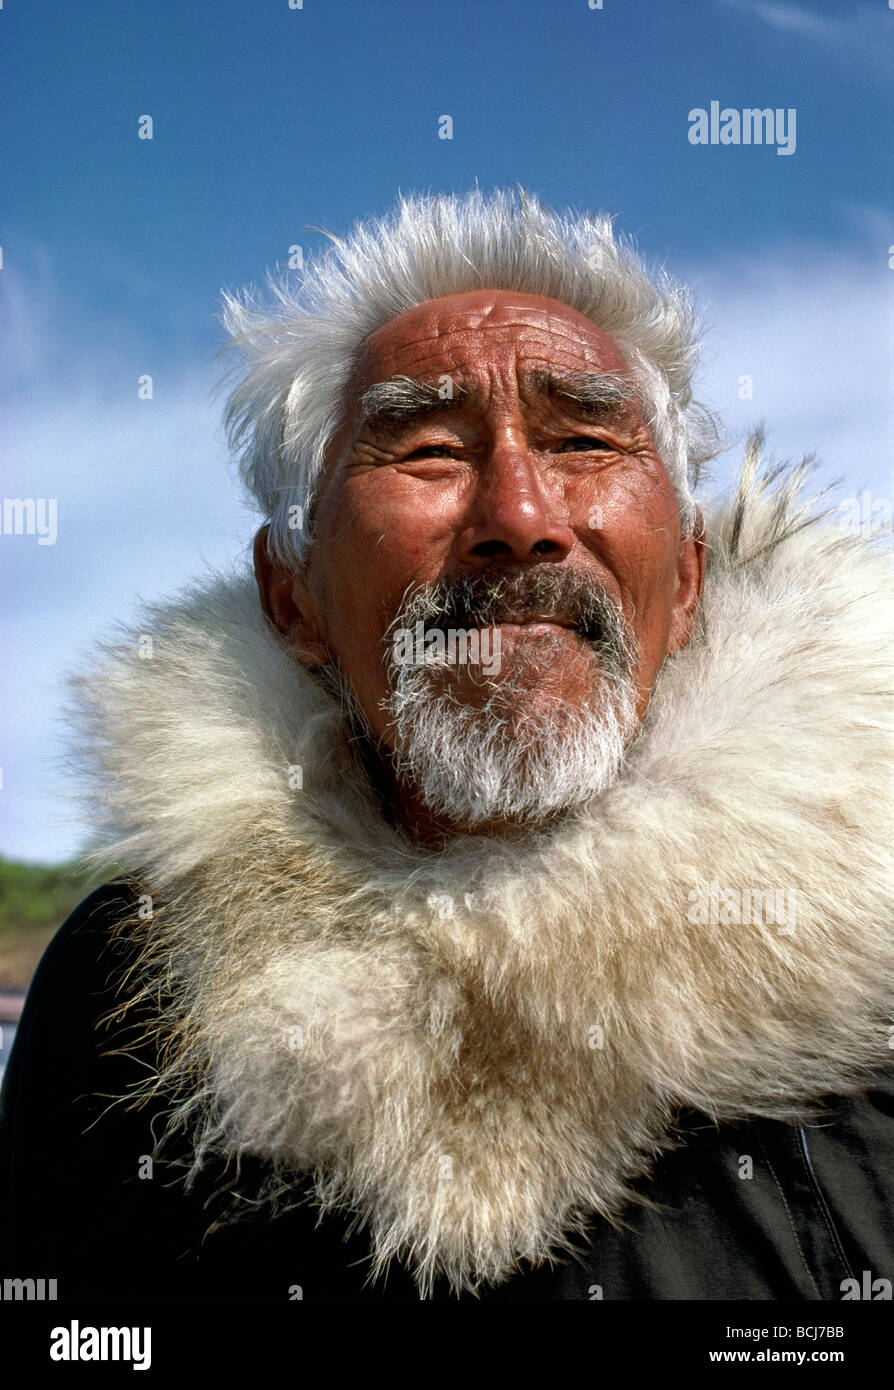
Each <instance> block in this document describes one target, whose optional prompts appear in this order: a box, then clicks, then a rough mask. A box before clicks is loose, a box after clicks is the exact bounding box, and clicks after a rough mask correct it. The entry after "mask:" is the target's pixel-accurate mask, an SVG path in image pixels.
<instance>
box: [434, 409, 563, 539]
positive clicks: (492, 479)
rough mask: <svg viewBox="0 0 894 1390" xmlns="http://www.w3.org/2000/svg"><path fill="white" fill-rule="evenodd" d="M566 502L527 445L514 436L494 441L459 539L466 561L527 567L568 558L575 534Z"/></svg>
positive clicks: (482, 468) (478, 480)
mask: <svg viewBox="0 0 894 1390" xmlns="http://www.w3.org/2000/svg"><path fill="white" fill-rule="evenodd" d="M563 512H564V502H563V499H562V497H561V496H560V495H559V496H556V495H554V494H553V493H552V492H551V491H550V490H549V488H548V487H547V485H546V484H545V482H544V478H543V475H542V472H541V467H539V466H538V464H537V461H536V459H535V458H534V457H533V456H532V454H531V451H530V449H529V448H528V446H527V444H526V443H524V442H522V441H520V440H519V439H518V438H517V437H516V436H515V435H514V434H513V436H512V437H504V438H501V439H499V440H497V441H495V442H494V444H493V447H492V448H491V450H490V453H489V455H488V457H487V459H486V460H485V462H484V464H483V465H482V467H481V470H480V472H479V474H478V479H477V482H476V485H475V491H474V494H473V495H472V497H471V499H470V502H469V508H468V511H467V513H466V517H465V519H464V523H465V524H464V526H463V528H462V530H461V531H460V533H459V537H458V540H457V549H458V558H459V560H460V562H461V563H464V564H475V563H476V562H477V563H478V564H479V565H481V564H485V563H488V562H492V561H493V560H494V559H495V558H501V557H503V558H505V559H506V560H507V561H513V562H515V563H523V562H525V561H532V560H551V561H554V562H558V561H561V560H564V559H565V557H566V556H567V555H568V554H569V552H570V551H571V548H572V546H573V545H574V532H573V531H572V530H571V528H570V526H569V525H568V524H567V522H565V521H564V520H563V519H562V513H563Z"/></svg>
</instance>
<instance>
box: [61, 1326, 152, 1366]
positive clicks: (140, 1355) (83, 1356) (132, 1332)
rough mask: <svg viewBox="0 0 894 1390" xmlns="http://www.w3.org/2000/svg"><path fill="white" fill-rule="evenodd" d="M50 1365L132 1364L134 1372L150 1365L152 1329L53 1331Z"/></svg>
mask: <svg viewBox="0 0 894 1390" xmlns="http://www.w3.org/2000/svg"><path fill="white" fill-rule="evenodd" d="M50 1360H51V1361H132V1362H133V1368H132V1369H133V1370H135V1371H148V1369H149V1367H150V1366H151V1365H152V1328H151V1327H81V1324H80V1323H79V1322H76V1321H73V1322H70V1323H69V1325H68V1327H54V1328H53V1330H52V1332H51V1333H50Z"/></svg>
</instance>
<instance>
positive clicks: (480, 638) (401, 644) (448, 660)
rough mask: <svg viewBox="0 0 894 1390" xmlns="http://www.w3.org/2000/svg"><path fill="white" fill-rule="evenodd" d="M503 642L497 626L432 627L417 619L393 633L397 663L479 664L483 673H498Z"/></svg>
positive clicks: (417, 664)
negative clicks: (411, 624)
mask: <svg viewBox="0 0 894 1390" xmlns="http://www.w3.org/2000/svg"><path fill="white" fill-rule="evenodd" d="M501 654H502V642H501V637H500V629H499V628H498V627H485V628H481V629H479V628H468V629H467V628H461V627H460V628H457V627H451V628H448V629H447V631H446V632H444V631H442V630H441V629H440V628H437V627H432V628H429V629H428V631H426V629H425V624H424V623H423V622H422V620H421V619H420V621H419V622H418V623H417V624H416V626H415V628H414V629H410V628H408V627H399V628H398V629H397V630H396V632H395V633H394V653H393V656H394V663H395V665H397V666H470V665H471V666H480V667H481V669H482V671H483V672H484V674H485V675H488V676H496V675H499V673H500V664H501Z"/></svg>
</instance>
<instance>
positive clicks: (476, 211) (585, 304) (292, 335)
mask: <svg viewBox="0 0 894 1390" xmlns="http://www.w3.org/2000/svg"><path fill="white" fill-rule="evenodd" d="M332 242H333V244H332V245H331V246H330V247H328V248H327V249H326V250H325V252H323V253H321V254H319V255H318V256H316V257H308V258H307V259H306V260H305V263H304V267H303V270H302V271H300V272H293V273H292V274H291V275H289V274H270V275H268V285H269V288H270V290H271V291H272V294H273V296H274V302H273V303H272V304H269V303H268V304H265V303H263V302H262V301H261V300H260V298H259V297H258V296H257V295H256V293H255V292H253V291H251V290H247V291H245V292H243V294H242V295H241V296H240V295H234V294H230V293H228V292H226V291H225V292H224V293H223V311H222V317H223V322H224V326H225V328H226V330H227V332H228V333H229V335H230V338H229V342H228V343H227V344H226V348H227V349H229V348H235V349H238V350H239V352H240V354H241V356H242V358H243V360H244V367H241V368H240V370H239V380H238V382H237V384H236V386H235V388H234V389H233V391H232V394H231V396H230V398H229V401H228V403H227V408H226V413H225V423H226V428H227V433H228V438H229V441H230V444H231V447H232V448H233V450H234V451H235V452H236V453H237V454H238V455H239V457H240V472H241V475H242V479H243V481H244V483H245V485H246V487H247V489H248V491H249V493H250V494H251V496H252V497H253V499H254V501H255V502H256V504H257V506H258V508H259V509H260V511H261V512H262V513H263V515H264V517H265V518H266V519H268V520H269V522H270V537H269V547H270V550H271V552H272V554H274V555H276V556H277V557H278V558H280V559H281V560H283V561H284V562H285V563H291V562H294V561H295V560H296V559H297V558H299V557H300V556H301V555H302V554H303V552H304V550H305V547H306V544H307V541H308V539H309V530H310V528H309V527H308V525H307V524H306V523H307V519H308V517H309V514H310V511H311V507H312V504H313V500H314V494H315V488H316V486H317V483H318V481H319V478H320V475H321V472H322V469H323V465H324V457H325V452H326V448H327V445H328V443H329V441H330V440H331V438H332V436H333V434H334V433H335V431H336V430H337V429H338V427H339V425H340V424H341V423H342V419H343V412H344V410H345V406H346V401H345V391H346V388H347V386H348V383H349V380H350V377H351V373H352V370H353V368H354V366H355V363H356V361H357V357H358V351H359V349H360V347H361V345H362V344H363V342H364V340H365V339H366V338H367V337H368V336H369V335H370V334H371V333H374V332H375V331H376V330H377V329H378V328H380V327H382V325H384V324H385V323H387V322H389V321H390V320H391V319H394V318H396V317H397V316H398V315H400V314H402V313H405V312H406V311H407V310H408V309H411V308H413V307H414V306H415V305H417V304H422V303H425V302H426V301H427V300H430V299H438V298H441V297H442V296H445V295H450V294H460V293H463V292H466V291H470V290H476V289H502V290H517V291H519V292H521V293H525V294H538V295H544V296H546V297H548V298H550V299H555V300H558V301H559V302H561V303H563V304H567V305H569V306H570V307H571V308H573V309H576V310H577V311H578V312H579V313H581V314H584V315H585V316H586V317H587V318H589V319H591V320H592V321H593V322H594V323H595V324H597V326H598V327H599V328H601V329H603V330H604V331H605V332H607V333H609V334H611V336H612V337H613V338H614V340H615V342H616V343H617V344H618V346H619V348H620V349H621V351H622V352H623V353H624V355H625V357H626V359H627V362H628V365H629V367H630V372H631V377H632V380H633V384H634V387H635V390H636V394H637V397H638V400H639V403H640V406H641V408H642V410H643V413H644V416H645V418H646V420H647V423H648V424H649V427H650V429H651V431H652V435H653V438H654V439H655V443H656V446H657V449H658V452H659V455H660V457H661V459H662V461H663V463H664V465H665V467H666V468H667V470H668V473H669V475H670V478H671V480H672V482H673V485H674V489H675V492H676V495H677V500H678V503H679V507H680V517H681V524H682V527H683V530H684V532H687V531H689V530H690V529H691V526H692V523H693V520H694V515H695V504H694V501H693V496H692V490H693V488H694V487H695V486H696V484H697V482H698V478H699V471H700V467H701V465H702V464H703V463H704V462H705V461H706V460H707V459H709V458H711V457H713V456H714V454H716V453H717V452H718V449H717V447H716V446H717V438H718V429H717V425H716V422H715V421H714V419H713V417H712V415H711V413H710V412H709V411H708V410H706V409H705V408H704V407H703V406H700V405H698V404H696V403H695V402H694V401H693V399H692V390H691V382H692V375H693V372H694V369H695V366H696V361H697V353H698V336H699V335H698V328H697V324H696V320H695V314H694V310H693V306H692V302H691V299H690V296H689V294H688V291H687V290H686V289H685V288H684V287H682V286H681V285H679V284H677V283H675V282H674V281H673V280H671V278H670V277H669V276H668V275H667V274H666V273H665V272H664V271H663V270H661V271H655V272H652V273H650V272H649V271H648V270H647V269H646V267H645V265H644V264H643V262H642V260H641V259H640V258H639V256H638V255H637V253H636V251H635V250H634V248H633V246H632V244H630V243H629V242H627V241H625V240H624V239H622V238H619V237H616V236H615V234H614V232H613V229H612V223H611V218H610V217H608V216H606V215H604V214H600V215H579V214H573V213H570V212H567V213H564V214H560V213H557V212H554V211H552V210H551V209H549V208H547V207H545V206H544V205H543V204H542V203H541V202H540V201H539V199H537V198H536V197H535V196H533V195H532V194H530V193H526V192H525V191H524V190H522V189H519V190H517V191H516V190H513V189H499V190H497V191H495V192H494V193H492V194H490V195H486V194H484V193H482V192H481V190H480V189H478V188H475V189H473V190H472V191H471V192H469V193H466V194H463V195H457V194H431V195H410V196H406V197H400V198H399V199H398V202H397V205H396V207H395V209H394V210H393V212H391V213H390V214H389V215H388V216H386V217H383V218H381V219H377V220H369V221H366V222H358V223H357V224H356V225H355V227H354V229H353V231H352V232H351V233H350V235H349V236H347V237H345V238H338V237H332ZM299 509H300V510H299Z"/></svg>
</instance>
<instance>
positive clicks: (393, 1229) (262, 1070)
mask: <svg viewBox="0 0 894 1390" xmlns="http://www.w3.org/2000/svg"><path fill="white" fill-rule="evenodd" d="M755 466H756V459H755V458H754V457H752V458H751V459H750V461H749V463H748V466H747V467H746V471H745V476H744V478H743V481H742V484H741V488H740V494H739V497H738V498H737V499H735V500H734V502H733V503H732V504H730V505H728V506H726V507H723V508H720V509H718V510H717V511H716V512H714V513H713V514H711V513H709V515H708V516H707V520H706V525H707V540H708V555H709V565H708V574H707V578H706V583H705V593H704V608H703V617H702V619H701V620H700V623H699V626H698V629H697V631H696V633H695V635H694V636H693V639H692V641H691V643H690V645H689V646H688V647H687V648H686V649H685V650H684V651H682V652H680V653H679V654H678V655H677V656H675V657H673V658H671V659H670V660H669V661H667V662H666V663H665V665H664V667H663V668H662V671H661V673H660V676H659V680H658V684H657V686H656V689H655V690H654V692H653V695H652V701H651V704H650V707H649V711H648V713H647V716H646V720H645V722H644V725H643V727H642V729H641V730H640V731H639V733H638V735H637V737H636V739H635V740H634V741H633V742H632V744H630V745H629V746H628V748H627V750H626V753H625V756H624V758H623V760H622V762H621V766H620V768H619V770H618V771H617V773H616V775H615V780H614V782H613V783H612V785H611V786H610V787H609V788H608V789H607V790H606V791H604V792H603V793H602V794H601V795H600V796H598V797H596V798H593V799H591V800H589V801H588V802H587V803H586V804H585V805H584V806H582V807H581V809H580V810H579V811H577V812H575V813H573V814H571V815H568V816H566V817H564V818H563V819H562V820H561V821H559V822H558V823H557V824H555V825H553V826H551V827H550V829H549V832H548V833H545V832H543V831H527V832H525V833H523V834H519V835H518V836H517V837H515V838H511V839H508V840H507V839H502V838H499V837H491V836H488V835H468V836H459V837H457V839H456V841H455V842H454V843H452V844H451V845H450V846H448V847H447V848H446V849H445V850H444V851H443V852H442V853H440V852H439V853H432V852H430V851H426V850H424V849H423V848H422V847H420V846H415V845H413V844H412V843H411V842H410V841H409V840H408V839H407V837H406V836H405V835H403V834H402V833H401V832H400V831H399V830H397V829H396V828H394V827H392V826H390V825H389V824H388V823H387V822H386V820H385V818H384V817H383V815H382V811H381V806H380V804H379V803H378V801H377V800H376V797H375V795H374V794H373V792H372V791H371V788H370V786H369V783H368V781H366V780H365V778H364V776H363V775H362V772H361V771H359V769H358V762H357V758H356V756H355V753H354V750H353V749H352V747H351V746H350V745H349V743H348V742H347V741H346V739H345V721H344V718H343V714H342V711H341V709H340V708H339V706H338V702H337V701H335V700H333V699H332V697H331V695H329V694H328V693H327V692H326V691H324V690H322V689H321V688H320V686H319V684H318V683H316V682H315V681H313V680H311V679H310V677H309V676H308V675H307V673H306V672H305V671H304V670H303V668H301V667H299V666H298V665H297V664H296V662H295V659H294V656H293V654H292V653H291V651H290V650H289V649H288V647H287V646H286V644H285V643H284V642H283V641H282V640H280V639H279V638H278V637H277V636H276V635H275V634H274V633H273V631H272V630H271V629H270V627H269V625H268V624H267V623H266V621H265V619H264V618H263V615H262V613H261V611H260V609H259V606H258V599H257V592H256V588H255V585H254V581H253V578H252V577H251V576H250V575H248V574H246V575H245V576H240V577H238V578H237V579H235V580H232V579H230V580H228V579H226V578H225V577H217V578H215V580H214V581H213V582H211V583H208V584H207V585H204V586H203V587H202V588H201V589H196V590H193V591H192V592H191V593H189V594H187V595H186V596H185V597H184V598H182V599H180V600H174V601H172V602H169V603H166V604H163V605H159V606H157V607H156V608H155V610H154V611H153V612H150V613H149V614H145V615H141V616H140V619H139V624H138V626H136V629H135V632H136V634H139V633H145V632H152V633H154V634H155V642H154V651H155V655H154V657H153V659H152V660H151V661H143V660H140V657H139V651H140V646H139V642H138V641H137V639H136V636H135V635H134V634H128V636H127V637H126V638H125V639H124V640H123V641H122V642H121V643H120V645H119V646H118V647H117V648H108V649H105V650H102V651H101V652H100V653H99V654H98V656H97V658H96V661H95V662H94V663H93V664H92V666H91V667H90V668H88V669H87V670H86V671H85V673H84V675H83V677H82V678H81V679H80V681H79V682H78V685H77V694H78V695H79V697H80V703H81V708H82V721H81V724H80V726H79V729H78V746H79V747H80V749H82V750H83V753H82V756H83V757H84V758H86V759H89V763H90V772H91V776H90V784H89V785H90V791H91V793H92V797H93V805H94V808H95V811H94V816H93V821H94V825H95V826H96V827H97V829H101V830H102V831H103V832H104V836H105V839H106V843H107V846H108V848H107V849H106V851H105V856H106V858H107V860H108V861H109V862H110V863H111V864H113V865H123V866H125V867H126V868H129V869H131V870H132V871H133V872H134V874H135V875H137V876H138V877H139V880H140V882H141V883H142V884H143V885H145V887H144V888H143V889H141V891H145V892H146V893H149V894H151V895H152V899H153V902H154V904H155V911H154V916H153V918H152V920H151V921H145V920H142V919H140V918H139V917H138V916H136V915H135V916H134V918H133V919H132V920H130V921H128V922H127V923H126V924H125V925H124V926H123V928H122V930H123V931H124V932H125V933H126V934H127V936H128V937H129V938H130V939H131V940H132V941H133V942H135V943H136V944H137V945H138V946H142V954H141V956H140V960H139V964H138V966H137V968H136V974H135V976H134V977H131V980H130V982H129V983H128V985H127V988H128V990H129V991H132V990H134V989H135V988H136V986H135V984H134V979H136V980H137V981H138V982H139V985H140V987H141V989H142V990H143V991H144V997H145V998H146V1000H147V1001H149V1003H150V1004H152V1008H153V1009H154V1011H155V1015H154V1016H155V1017H157V1024H156V1032H157V1038H158V1040H159V1043H160V1044H162V1045H164V1044H166V1045H167V1049H166V1051H164V1052H162V1053H161V1054H160V1060H159V1068H160V1070H159V1075H158V1077H157V1079H156V1080H155V1081H154V1083H149V1084H155V1085H157V1087H158V1088H159V1089H160V1090H161V1091H162V1092H163V1093H165V1094H169V1095H170V1096H171V1114H172V1123H173V1124H175V1125H176V1124H180V1125H182V1126H183V1127H184V1128H185V1130H186V1131H187V1132H188V1133H189V1134H190V1136H191V1142H192V1144H193V1145H194V1151H195V1164H196V1166H197V1167H198V1166H200V1165H201V1164H202V1163H203V1162H204V1160H205V1158H206V1157H208V1156H212V1155H216V1154H224V1155H226V1156H227V1157H231V1158H233V1160H234V1163H237V1162H238V1159H239V1157H240V1155H244V1154H255V1155H260V1156H261V1157H262V1158H263V1159H264V1160H266V1163H267V1167H268V1171H269V1173H270V1187H269V1191H268V1192H267V1193H266V1194H265V1195H269V1197H270V1199H271V1201H278V1202H280V1203H281V1204H282V1205H286V1204H288V1203H289V1202H290V1201H291V1202H294V1201H295V1200H297V1199H298V1198H299V1197H300V1196H302V1195H303V1194H304V1193H310V1194H312V1196H313V1197H314V1199H315V1200H317V1201H318V1202H319V1203H320V1204H321V1206H322V1208H323V1209H324V1210H326V1209H335V1208H339V1209H343V1210H345V1211H348V1212H350V1213H352V1214H354V1215H355V1216H356V1217H357V1219H358V1220H360V1221H363V1222H364V1223H366V1225H367V1226H368V1230H369V1238H370V1252H371V1260H372V1267H373V1270H374V1272H377V1271H381V1270H383V1269H384V1268H386V1267H387V1264H388V1262H389V1260H391V1259H392V1258H399V1259H401V1260H404V1261H406V1262H407V1263H408V1264H409V1265H410V1266H411V1268H412V1269H413V1272H414V1275H415V1277H416V1279H417V1282H418V1286H419V1289H420V1291H421V1292H422V1293H423V1294H424V1293H425V1292H427V1291H428V1289H430V1287H431V1282H432V1279H433V1278H434V1276H435V1275H436V1274H444V1275H446V1276H447V1278H448V1279H449V1280H450V1281H451V1284H452V1285H453V1287H455V1288H456V1289H467V1288H468V1289H471V1288H475V1287H476V1286H479V1285H480V1284H481V1283H482V1282H499V1281H500V1280H503V1279H505V1278H506V1277H507V1275H508V1274H510V1273H511V1272H512V1271H513V1270H514V1269H516V1268H517V1267H518V1266H519V1263H520V1262H521V1261H523V1260H531V1261H535V1262H536V1261H539V1260H543V1259H546V1258H549V1257H550V1256H552V1255H555V1254H556V1252H557V1251H560V1250H562V1249H566V1248H568V1247H569V1245H570V1243H571V1241H572V1239H573V1238H574V1237H575V1236H576V1234H579V1233H581V1234H582V1233H583V1232H584V1231H585V1230H586V1226H587V1222H588V1221H590V1220H592V1219H594V1218H597V1219H598V1218H605V1219H614V1218H616V1217H617V1216H618V1215H619V1214H620V1213H622V1212H623V1209H624V1206H625V1205H626V1203H627V1202H628V1201H629V1200H630V1184H631V1182H632V1181H633V1180H635V1179H636V1178H637V1177H639V1176H640V1175H642V1174H644V1173H646V1172H648V1170H649V1168H650V1165H651V1164H652V1163H653V1162H654V1160H655V1158H656V1156H657V1155H658V1154H659V1153H660V1152H661V1150H662V1149H663V1148H665V1147H667V1146H668V1145H669V1144H670V1143H672V1142H673V1119H674V1115H675V1113H676V1112H677V1110H678V1109H679V1108H680V1107H691V1108H692V1109H694V1110H697V1111H700V1112H702V1113H703V1114H706V1115H708V1116H710V1117H711V1119H713V1120H716V1121H723V1120H736V1119H743V1118H746V1117H748V1116H759V1115H766V1116H772V1117H775V1118H778V1119H790V1118H795V1117H799V1118H803V1117H804V1116H805V1115H807V1114H809V1113H811V1108H812V1107H813V1108H815V1107H816V1105H817V1103H818V1102H819V1101H820V1100H821V1098H822V1097H823V1096H827V1095H834V1094H836V1093H837V1094H844V1093H846V1092H848V1091H855V1090H859V1089H862V1088H864V1087H865V1086H866V1085H868V1084H871V1079H872V1077H873V1076H875V1075H876V1074H877V1073H878V1072H879V1071H880V1070H881V1069H882V1068H883V1067H884V1066H885V1065H890V1061H891V1052H890V1049H889V1045H888V1044H889V1025H890V1022H891V1018H892V1012H891V1010H892V998H894V939H892V932H891V922H892V919H894V863H892V847H894V824H892V819H894V818H892V788H891V777H890V767H891V764H892V761H894V758H892V752H894V748H892V742H894V741H892V704H891V696H890V691H891V684H892V672H891V661H890V652H891V647H892V643H894V615H892V604H891V601H890V565H889V562H888V559H887V557H886V556H885V555H884V553H878V552H877V550H876V549H875V548H874V547H873V545H872V544H871V543H870V542H869V541H867V540H866V539H865V538H863V537H860V536H854V535H844V534H842V533H841V532H840V531H836V529H835V527H834V526H831V525H829V524H814V525H810V526H808V527H806V528H804V529H799V523H800V522H801V521H802V519H803V516H802V512H801V510H800V509H799V506H800V504H799V501H798V496H797V481H798V480H797V478H796V479H795V481H794V482H790V481H787V480H786V479H785V478H784V477H783V479H782V480H781V481H780V482H777V483H776V485H775V488H774V489H773V490H772V491H770V490H769V488H768V485H767V484H766V483H762V482H761V481H759V480H758V481H755V479H754V468H755ZM420 737H421V735H420ZM610 762H611V758H607V759H606V766H607V765H608V763H610ZM294 765H299V766H300V767H301V768H302V769H303V783H300V784H296V783H295V781H294V779H291V778H290V770H291V769H292V768H293V767H294ZM502 785H503V786H504V787H505V785H506V782H505V778H503V780H502ZM556 785H557V786H561V788H562V795H563V796H564V795H566V794H567V782H566V781H565V780H564V778H562V777H560V778H559V779H558V781H557V783H556ZM715 883H716V884H717V885H719V889H720V890H735V891H736V892H739V891H741V890H745V889H749V890H750V889H752V888H757V889H764V888H767V889H772V890H779V889H787V890H789V893H790V895H791V893H796V895H797V905H798V913H797V923H796V925H795V927H794V930H791V931H790V930H789V929H788V927H786V929H785V930H782V931H780V930H777V929H776V928H775V927H774V926H772V925H768V924H765V923H764V922H761V921H756V922H752V921H750V920H744V919H743V920H742V922H741V924H736V923H735V922H734V923H733V924H732V925H730V924H729V920H728V919H724V920H722V921H720V922H717V921H715V920H714V919H713V918H711V919H709V918H707V917H700V916H694V915H693V914H692V912H691V910H689V908H688V904H689V903H691V902H692V899H693V893H695V894H700V895H701V896H702V898H703V900H704V901H708V900H709V898H710V890H711V886H712V884H715ZM168 996H169V997H170V1003H169V1004H167V1005H166V1006H165V1008H164V1010H162V1011H160V1010H159V1006H158V1004H157V1003H154V1002H153V1001H157V1000H158V999H161V998H165V997H168ZM594 1039H595V1040H596V1042H595V1045H594ZM147 1089H148V1085H147ZM126 1099H127V1100H131V1099H133V1097H132V1096H128V1097H127V1098H126Z"/></svg>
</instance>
